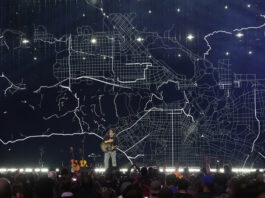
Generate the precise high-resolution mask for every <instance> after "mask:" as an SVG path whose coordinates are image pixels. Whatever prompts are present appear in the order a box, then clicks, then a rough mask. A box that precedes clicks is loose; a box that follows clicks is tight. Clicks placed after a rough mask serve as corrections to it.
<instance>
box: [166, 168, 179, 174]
mask: <svg viewBox="0 0 265 198" xmlns="http://www.w3.org/2000/svg"><path fill="white" fill-rule="evenodd" d="M175 170H176V169H175V168H171V167H168V168H166V170H165V172H167V173H173V172H174V171H175Z"/></svg>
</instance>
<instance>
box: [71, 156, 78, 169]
mask: <svg viewBox="0 0 265 198" xmlns="http://www.w3.org/2000/svg"><path fill="white" fill-rule="evenodd" d="M71 168H72V169H73V170H74V171H80V166H79V164H78V161H77V160H75V159H71Z"/></svg>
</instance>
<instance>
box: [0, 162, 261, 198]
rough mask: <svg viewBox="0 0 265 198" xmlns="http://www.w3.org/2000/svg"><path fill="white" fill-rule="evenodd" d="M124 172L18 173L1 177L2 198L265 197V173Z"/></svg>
mask: <svg viewBox="0 0 265 198" xmlns="http://www.w3.org/2000/svg"><path fill="white" fill-rule="evenodd" d="M134 170H135V171H132V172H128V173H127V174H124V175H121V174H120V172H119V171H117V170H115V169H109V170H107V171H106V172H105V173H104V175H103V174H95V173H94V172H93V171H91V170H87V171H83V172H82V173H74V174H71V173H70V172H69V171H68V170H67V169H62V170H61V172H60V174H58V175H57V174H56V172H49V173H48V174H47V175H45V174H43V173H42V174H41V173H35V174H33V173H31V174H30V173H26V174H23V173H14V174H7V175H4V176H2V177H1V176H0V198H265V175H264V174H263V173H259V172H257V173H251V174H245V175H235V174H233V173H232V171H231V169H230V168H229V167H226V171H225V173H209V171H208V172H200V173H197V174H190V173H189V172H188V171H185V172H184V173H183V174H181V173H178V176H176V173H172V174H169V175H165V174H164V173H159V172H158V170H157V169H154V168H149V169H147V168H146V167H144V168H142V169H139V168H138V167H137V168H136V169H134Z"/></svg>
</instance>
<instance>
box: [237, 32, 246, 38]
mask: <svg viewBox="0 0 265 198" xmlns="http://www.w3.org/2000/svg"><path fill="white" fill-rule="evenodd" d="M243 36H244V34H243V33H241V32H238V33H237V34H236V37H238V38H241V37H243Z"/></svg>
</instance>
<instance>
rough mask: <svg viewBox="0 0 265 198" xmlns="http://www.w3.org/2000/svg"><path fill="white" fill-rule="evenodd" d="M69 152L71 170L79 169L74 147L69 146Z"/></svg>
mask: <svg viewBox="0 0 265 198" xmlns="http://www.w3.org/2000/svg"><path fill="white" fill-rule="evenodd" d="M70 153H71V154H72V159H71V160H70V162H71V165H70V166H71V168H72V170H73V171H80V166H79V164H78V160H76V159H75V156H74V147H72V146H71V147H70Z"/></svg>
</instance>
